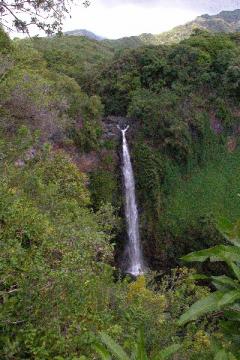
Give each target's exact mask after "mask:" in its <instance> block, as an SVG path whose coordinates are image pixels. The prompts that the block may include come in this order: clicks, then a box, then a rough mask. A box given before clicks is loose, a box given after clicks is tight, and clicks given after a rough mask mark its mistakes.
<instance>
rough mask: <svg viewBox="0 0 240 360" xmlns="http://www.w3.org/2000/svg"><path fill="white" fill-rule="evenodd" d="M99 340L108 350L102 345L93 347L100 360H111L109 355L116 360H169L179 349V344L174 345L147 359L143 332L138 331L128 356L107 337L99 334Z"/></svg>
mask: <svg viewBox="0 0 240 360" xmlns="http://www.w3.org/2000/svg"><path fill="white" fill-rule="evenodd" d="M100 338H101V341H102V343H103V344H104V345H105V346H106V347H107V349H108V350H106V348H105V347H104V346H103V345H102V344H97V345H95V349H96V351H97V352H98V354H99V355H100V356H101V358H102V360H111V359H112V358H111V354H112V355H113V356H114V358H115V359H118V360H150V359H152V360H164V359H169V357H170V356H171V355H173V354H175V353H176V352H177V351H178V350H179V349H180V347H181V345H179V344H174V345H171V346H168V347H166V348H165V349H163V350H162V351H161V352H160V353H159V354H158V355H157V356H154V357H153V358H152V357H148V355H147V350H146V346H145V341H144V333H143V331H139V333H138V339H137V341H136V343H135V346H134V350H133V351H132V353H131V355H130V356H129V355H128V354H127V353H126V352H125V350H124V349H123V347H122V346H120V345H119V344H118V343H117V342H115V341H114V340H113V339H112V338H111V337H110V336H109V335H107V334H105V333H101V334H100Z"/></svg>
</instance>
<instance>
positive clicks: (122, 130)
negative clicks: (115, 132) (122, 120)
mask: <svg viewBox="0 0 240 360" xmlns="http://www.w3.org/2000/svg"><path fill="white" fill-rule="evenodd" d="M117 128H118V129H119V130H120V131H121V132H122V133H124V134H125V133H126V132H127V131H128V129H129V125H127V127H125V129H121V128H120V126H119V125H117Z"/></svg>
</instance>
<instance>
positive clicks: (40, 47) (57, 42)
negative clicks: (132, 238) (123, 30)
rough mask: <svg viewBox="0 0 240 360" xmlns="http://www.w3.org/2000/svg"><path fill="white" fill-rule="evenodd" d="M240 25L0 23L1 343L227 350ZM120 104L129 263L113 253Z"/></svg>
mask: <svg viewBox="0 0 240 360" xmlns="http://www.w3.org/2000/svg"><path fill="white" fill-rule="evenodd" d="M239 40H240V37H239V35H238V34H211V33H209V32H205V31H197V32H195V33H194V34H193V35H191V36H190V38H189V39H187V40H184V41H182V42H180V43H179V44H175V45H171V46H167V45H162V46H161V45H159V46H143V47H139V48H137V49H122V50H120V51H115V50H113V48H111V46H109V45H105V44H104V43H102V42H96V41H94V40H89V39H85V38H83V37H72V36H66V37H60V38H58V37H55V38H44V39H33V40H23V41H22V40H14V41H12V40H10V39H9V37H8V36H7V34H6V33H5V32H4V31H3V30H0V93H1V98H0V169H1V177H0V197H1V201H0V244H1V265H0V271H1V280H0V300H1V311H0V357H1V359H37V360H38V359H39V360H47V359H49V360H50V359H51V360H52V359H55V360H63V359H64V360H77V359H78V360H84V359H89V360H93V359H105V360H110V359H125V360H127V359H130V357H131V356H132V357H131V358H133V359H136V360H140V359H151V360H154V359H155V360H157V359H159V360H160V359H178V360H195V359H203V360H204V359H206V360H211V359H217V360H218V359H228V360H234V359H239V356H240V352H239V307H240V305H239V299H240V284H239V281H240V274H239V262H240V253H239V237H240V234H239V232H240V230H239V219H240V201H239V182H240V171H239V170H240V149H239V134H240V106H239V100H240V45H239V44H240V42H239ZM116 117H117V118H116ZM118 117H119V119H120V117H121V119H122V118H124V121H126V122H127V123H128V124H129V125H130V129H131V132H130V133H129V137H128V140H129V143H130V150H131V155H132V161H133V167H134V173H135V180H136V189H137V199H138V207H139V214H140V232H141V241H142V245H143V251H144V257H145V260H146V263H147V265H148V269H149V270H148V272H146V274H144V275H141V276H139V277H138V278H137V279H132V278H131V277H129V276H127V275H126V274H122V273H121V269H120V266H119V265H121V256H123V254H122V249H123V246H124V243H125V238H126V231H125V222H124V218H123V200H122V186H121V172H120V161H121V158H120V157H119V150H120V138H119V136H115V133H114V130H112V129H113V128H114V129H116V119H118ZM119 121H120V120H119ZM106 129H108V130H106ZM109 129H110V130H109ZM235 224H236V225H235ZM228 242H231V245H230V244H228ZM209 247H213V249H210V250H204V249H206V248H209ZM192 251H199V252H197V253H194V254H191V255H190V256H188V257H185V259H182V256H183V255H186V254H187V253H189V252H192ZM208 259H210V260H211V261H208V262H205V260H208ZM185 261H188V262H189V264H188V263H187V262H185ZM193 261H199V262H200V263H201V262H204V264H202V265H201V266H200V265H198V266H195V265H194V263H193ZM197 271H198V272H202V274H203V275H198V274H197Z"/></svg>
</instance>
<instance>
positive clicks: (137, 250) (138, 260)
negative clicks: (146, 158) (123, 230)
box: [119, 126, 144, 276]
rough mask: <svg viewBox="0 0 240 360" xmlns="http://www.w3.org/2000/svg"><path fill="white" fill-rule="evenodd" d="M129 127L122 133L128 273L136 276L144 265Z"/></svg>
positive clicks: (142, 269)
mask: <svg viewBox="0 0 240 360" xmlns="http://www.w3.org/2000/svg"><path fill="white" fill-rule="evenodd" d="M128 128H129V126H128V127H127V128H126V129H124V130H121V129H120V128H119V129H120V130H121V132H122V141H123V143H122V151H123V166H122V171H123V178H124V187H125V216H126V221H127V232H128V244H127V253H128V266H127V270H126V272H127V273H129V274H132V275H134V276H138V275H140V274H142V273H143V271H144V265H143V258H142V252H141V246H140V235H139V223H138V209H137V204H136V196H135V181H134V174H133V168H132V164H131V158H130V154H129V149H128V144H127V139H126V132H127V130H128Z"/></svg>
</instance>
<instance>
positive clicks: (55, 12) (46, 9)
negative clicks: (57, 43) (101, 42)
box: [0, 0, 90, 35]
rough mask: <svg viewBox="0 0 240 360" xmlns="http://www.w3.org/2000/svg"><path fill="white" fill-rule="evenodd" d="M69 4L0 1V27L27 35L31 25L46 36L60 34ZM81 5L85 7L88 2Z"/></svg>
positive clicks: (54, 0) (55, 0)
mask: <svg viewBox="0 0 240 360" xmlns="http://www.w3.org/2000/svg"><path fill="white" fill-rule="evenodd" d="M71 4H72V0H0V26H2V27H3V28H5V29H7V30H17V31H20V32H23V33H29V27H30V26H32V25H34V26H37V27H38V28H39V29H41V30H43V31H45V33H46V34H48V35H50V34H52V33H54V32H60V31H61V30H62V24H63V20H64V18H65V16H66V15H67V14H70V11H71ZM81 4H83V5H84V6H85V7H87V6H89V5H90V1H88V0H84V1H81Z"/></svg>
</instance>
